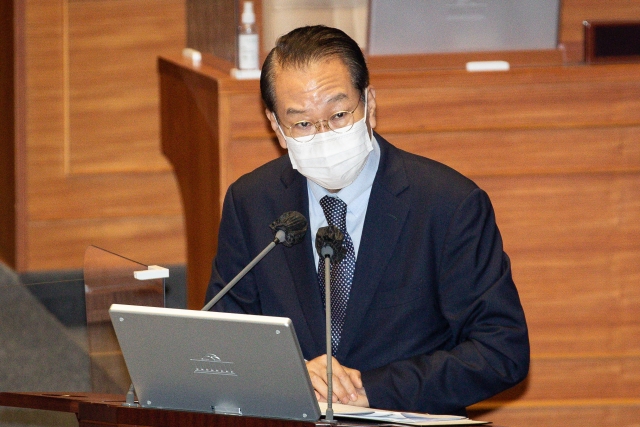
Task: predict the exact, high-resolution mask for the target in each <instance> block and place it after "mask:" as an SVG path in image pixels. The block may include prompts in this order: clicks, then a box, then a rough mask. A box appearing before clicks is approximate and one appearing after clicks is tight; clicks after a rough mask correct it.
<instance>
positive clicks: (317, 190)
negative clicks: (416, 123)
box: [307, 137, 380, 270]
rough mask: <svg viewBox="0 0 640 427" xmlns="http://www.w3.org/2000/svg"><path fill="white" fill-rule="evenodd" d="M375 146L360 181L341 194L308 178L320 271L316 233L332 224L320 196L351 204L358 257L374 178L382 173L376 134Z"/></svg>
mask: <svg viewBox="0 0 640 427" xmlns="http://www.w3.org/2000/svg"><path fill="white" fill-rule="evenodd" d="M372 145H373V151H371V152H370V153H369V157H368V158H367V162H366V163H365V165H364V168H362V171H361V172H360V174H359V175H358V177H357V178H356V180H355V181H353V182H352V183H351V184H350V185H349V186H347V187H345V188H343V189H342V190H340V191H338V192H337V193H330V192H329V190H327V189H325V188H323V187H321V186H320V185H318V184H316V183H315V182H313V181H311V180H310V179H307V189H308V194H309V232H311V233H312V234H311V236H313V237H312V238H313V245H314V246H313V257H314V259H315V265H316V270H317V269H318V261H319V260H320V256H319V255H318V252H317V251H316V250H315V241H316V233H317V232H318V229H319V228H320V227H326V226H327V225H329V224H327V219H326V218H325V216H324V212H323V211H322V206H320V199H322V198H323V197H324V196H329V197H338V198H340V199H341V200H342V201H343V202H345V203H346V204H347V232H348V233H349V235H350V236H351V240H352V241H353V250H354V251H355V255H356V260H357V259H358V249H359V248H360V241H361V240H362V229H363V227H364V219H365V217H366V215H367V206H368V204H369V196H370V195H371V186H372V185H373V180H374V179H375V177H376V173H377V172H378V164H379V163H380V147H379V146H378V141H376V139H375V137H374V138H373V140H372Z"/></svg>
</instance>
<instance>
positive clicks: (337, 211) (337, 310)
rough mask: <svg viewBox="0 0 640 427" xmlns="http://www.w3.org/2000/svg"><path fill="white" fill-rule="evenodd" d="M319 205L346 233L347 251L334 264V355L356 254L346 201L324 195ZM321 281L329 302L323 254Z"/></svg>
mask: <svg viewBox="0 0 640 427" xmlns="http://www.w3.org/2000/svg"><path fill="white" fill-rule="evenodd" d="M320 206H322V210H323V211H324V216H325V217H326V218H327V222H328V223H329V225H335V226H336V227H338V228H339V229H340V231H342V233H343V234H344V243H343V246H344V247H345V248H346V250H347V253H346V255H345V257H344V259H343V260H342V261H341V262H340V263H339V264H333V265H331V347H332V349H331V351H332V353H333V354H334V355H335V353H336V351H337V349H338V344H339V343H340V335H341V334H342V326H343V325H344V318H345V316H346V314H347V302H348V301H349V292H350V291H351V283H352V281H353V273H354V271H355V269H356V255H355V251H354V250H353V241H352V240H351V236H349V233H347V204H346V203H345V202H343V201H342V200H340V199H338V198H337V197H329V196H324V197H323V198H322V199H320ZM318 281H319V282H320V290H321V291H322V303H323V304H325V305H326V301H325V283H324V258H322V257H321V258H320V261H319V262H318Z"/></svg>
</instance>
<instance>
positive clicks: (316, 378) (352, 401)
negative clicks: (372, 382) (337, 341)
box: [307, 354, 369, 407]
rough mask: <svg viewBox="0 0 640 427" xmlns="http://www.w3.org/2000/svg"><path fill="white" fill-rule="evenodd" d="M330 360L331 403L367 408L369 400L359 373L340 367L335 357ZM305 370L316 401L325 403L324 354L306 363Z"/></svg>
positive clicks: (326, 388)
mask: <svg viewBox="0 0 640 427" xmlns="http://www.w3.org/2000/svg"><path fill="white" fill-rule="evenodd" d="M331 360H332V365H331V368H332V370H333V372H332V373H333V396H332V399H331V401H332V402H336V403H338V402H340V403H344V404H347V405H355V406H363V407H368V406H369V400H368V399H367V394H366V392H365V390H364V386H363V385H362V379H361V378H360V371H358V370H356V369H351V368H347V367H346V366H342V365H341V364H340V363H339V362H338V361H337V360H336V358H335V357H332V358H331ZM307 370H308V371H309V377H310V378H311V384H313V388H314V389H315V392H316V397H317V398H318V401H319V402H326V401H327V393H328V391H329V389H328V386H327V355H326V354H324V355H322V356H318V357H316V358H315V359H313V360H310V361H308V362H307Z"/></svg>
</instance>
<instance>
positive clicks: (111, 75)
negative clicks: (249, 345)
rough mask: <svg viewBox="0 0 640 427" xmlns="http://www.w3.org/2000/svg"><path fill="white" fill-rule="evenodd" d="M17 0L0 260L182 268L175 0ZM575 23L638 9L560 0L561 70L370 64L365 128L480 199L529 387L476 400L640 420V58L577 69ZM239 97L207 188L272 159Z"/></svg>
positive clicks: (3, 151) (533, 411)
mask: <svg viewBox="0 0 640 427" xmlns="http://www.w3.org/2000/svg"><path fill="white" fill-rule="evenodd" d="M14 5H17V6H15V7H14V8H13V9H11V13H13V14H14V16H17V17H18V19H17V20H16V21H14V22H12V23H10V24H7V23H6V22H5V21H3V24H2V25H3V26H2V28H3V29H4V28H10V29H12V30H13V32H14V35H16V37H15V38H14V39H13V41H8V40H9V39H6V38H4V37H3V38H2V42H0V49H2V51H3V53H4V52H6V51H7V50H11V49H12V47H13V53H14V54H13V55H10V57H11V58H12V60H13V61H14V63H15V64H16V67H17V68H14V70H16V69H17V70H21V71H23V72H17V73H16V72H13V73H11V72H9V73H3V75H2V81H1V82H0V87H1V88H2V90H3V91H6V90H8V89H10V88H12V87H13V88H15V89H16V91H15V92H14V94H17V95H15V98H14V99H12V100H10V102H9V103H6V102H5V103H2V104H0V105H1V106H2V117H3V120H6V119H7V117H9V119H8V120H9V121H11V120H13V122H14V123H17V124H18V125H17V126H16V127H15V128H14V129H13V130H12V131H11V132H13V138H11V135H9V137H5V136H4V135H5V134H4V133H3V136H2V138H3V139H2V144H0V156H2V157H3V160H1V161H0V162H1V165H2V170H1V171H0V176H2V180H0V204H1V205H2V206H3V207H4V208H3V209H0V229H1V232H2V236H1V237H0V259H2V261H4V262H6V263H8V264H9V265H11V266H12V267H14V268H16V269H17V270H18V271H35V270H50V269H75V268H81V267H82V260H83V254H84V250H85V248H86V247H87V246H88V245H89V244H94V245H97V246H102V247H104V248H106V249H109V250H112V251H114V252H117V253H121V254H123V255H125V256H128V257H130V258H133V259H136V260H139V261H141V262H146V263H153V264H176V263H177V264H179V263H184V262H185V260H186V256H185V251H186V249H185V226H184V223H183V208H182V204H181V196H180V193H179V191H178V184H177V181H176V178H175V176H174V173H173V171H172V168H171V166H170V165H169V163H168V161H167V160H166V158H165V157H164V156H163V155H162V154H161V151H160V143H159V129H160V123H159V114H158V108H159V105H158V103H159V100H158V99H159V98H158V77H157V70H156V58H157V56H158V55H175V54H176V53H179V52H180V49H182V47H184V45H185V40H186V34H185V31H186V29H185V4H184V1H182V0H180V1H177V0H50V1H47V2H38V1H34V0H27V1H26V2H14ZM2 10H3V11H4V9H2ZM3 16H4V14H3ZM585 19H602V20H604V19H606V20H611V19H624V20H629V19H632V20H640V2H637V1H626V0H612V1H606V2H602V1H596V0H565V1H563V2H562V15H561V31H560V38H561V42H562V44H563V46H564V50H563V51H564V60H565V61H566V63H567V65H566V66H553V67H544V66H537V67H535V68H534V69H513V70H512V71H511V72H509V73H504V74H502V73H496V74H490V75H489V74H482V75H472V74H467V73H465V72H463V71H433V72H430V73H428V75H426V77H425V75H424V74H420V75H419V74H415V75H406V76H404V77H402V78H401V79H399V78H398V77H397V76H395V75H388V74H385V73H384V72H380V73H377V74H376V73H374V75H373V76H372V83H373V84H374V85H376V88H377V90H378V108H379V109H378V124H379V127H378V130H379V131H380V132H381V133H382V134H384V135H385V137H387V138H388V139H389V140H391V141H393V142H394V143H395V144H397V145H399V146H401V147H402V148H405V149H408V150H410V151H414V152H417V153H420V154H423V155H427V156H429V157H431V158H435V159H437V160H440V161H442V162H444V163H447V164H449V165H450V166H452V167H454V168H456V169H458V170H460V171H461V172H463V173H465V174H467V175H468V176H470V177H471V178H472V179H474V180H475V181H476V182H477V183H478V184H479V185H481V186H482V187H483V188H484V189H486V190H487V191H488V193H489V195H490V196H491V199H492V201H493V203H494V206H495V209H496V214H497V219H498V223H499V226H500V228H501V230H502V232H503V235H504V240H505V246H506V250H507V252H508V253H509V255H510V256H511V258H512V261H513V266H514V276H515V280H516V283H517V285H518V288H519V290H520V295H521V298H522V301H523V304H524V306H525V311H526V314H527V319H528V322H529V325H530V330H531V343H532V366H531V373H530V376H529V378H528V380H527V381H526V382H525V383H523V384H522V385H521V386H519V387H517V388H515V389H513V390H510V391H508V392H506V393H504V394H502V395H500V396H498V397H496V398H494V399H492V400H489V401H487V402H483V403H481V404H478V405H476V406H474V408H473V415H474V416H477V417H478V418H486V419H490V420H492V421H494V423H496V424H500V425H509V426H557V425H568V426H584V425H600V426H638V425H640V422H639V421H638V420H640V397H639V390H640V314H639V313H640V221H638V220H639V218H640V70H639V67H638V65H637V64H636V65H606V66H597V67H596V66H593V67H583V66H579V65H577V61H580V60H581V58H582V56H581V55H582V51H581V43H582V21H583V20H585ZM2 58H5V56H2ZM20 64H23V69H21V68H20ZM3 70H4V68H3ZM420 79H426V80H424V81H420ZM417 84H420V85H421V86H422V87H423V89H421V90H420V91H419V92H416V91H415V87H416V85H417ZM256 88H257V85H256ZM252 90H253V92H244V93H241V94H239V95H238V96H237V97H231V98H229V103H228V104H224V105H223V110H224V111H235V110H238V109H244V110H246V111H255V115H254V114H253V113H251V114H249V116H251V117H255V119H251V120H252V121H251V122H250V123H244V126H241V127H239V126H235V124H237V123H234V122H229V123H224V124H223V127H224V129H223V130H224V131H225V132H228V133H229V134H230V135H231V137H230V145H229V146H228V147H227V148H226V150H228V151H227V152H226V153H225V158H226V159H227V160H225V161H224V162H223V164H221V165H220V173H221V174H223V179H222V180H221V182H223V181H224V182H230V180H232V179H234V178H235V177H237V176H239V175H240V174H242V173H244V172H246V171H249V170H251V169H253V168H254V167H256V166H258V165H259V164H260V163H262V162H264V161H265V159H267V158H270V157H273V156H275V155H277V154H278V153H279V151H278V150H277V148H276V149H274V145H273V144H271V143H270V142H269V141H271V135H270V134H269V130H268V127H267V125H266V123H265V122H264V121H263V119H262V108H261V106H260V102H259V95H258V94H257V92H255V88H253V89H252ZM3 93H4V92H3ZM167 102H169V103H170V102H171V101H170V100H169V101H167ZM12 103H13V105H11V104H12ZM250 109H253V110H250ZM7 110H9V111H7ZM224 111H222V112H224ZM416 111H419V112H422V114H415V113H414V112H416ZM425 111H426V112H428V114H424V112H425ZM2 123H3V125H4V123H5V122H4V121H3V122H2ZM20 123H24V126H23V127H22V128H21V127H20ZM6 126H7V127H8V128H10V127H11V124H10V123H9V122H8V124H6ZM20 129H23V133H21V130H20ZM239 129H243V130H242V131H240V130H239ZM11 132H9V134H10V133H11ZM5 138H6V139H5ZM416 140H420V141H421V142H420V143H419V144H416V143H415V141H416ZM11 142H13V143H14V144H15V145H14V147H13V148H12V147H11ZM191 155H194V156H195V155H196V154H191ZM11 158H13V161H11ZM218 184H220V183H218ZM214 185H215V183H214ZM7 206H14V207H15V209H14V210H11V209H6V207H7ZM20 224H22V225H20Z"/></svg>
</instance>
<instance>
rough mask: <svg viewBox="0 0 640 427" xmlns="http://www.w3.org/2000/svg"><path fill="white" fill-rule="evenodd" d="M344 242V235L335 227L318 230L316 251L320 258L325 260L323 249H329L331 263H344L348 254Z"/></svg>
mask: <svg viewBox="0 0 640 427" xmlns="http://www.w3.org/2000/svg"><path fill="white" fill-rule="evenodd" d="M343 242H344V234H343V233H342V231H340V229H339V228H338V227H336V226H335V225H330V226H328V227H320V228H318V233H316V251H318V255H320V258H324V256H325V254H324V253H323V249H325V248H329V249H330V251H328V255H329V256H330V261H331V262H332V263H334V264H337V263H339V262H340V261H342V259H343V258H344V256H345V255H346V254H347V248H345V247H344V246H342V243H343Z"/></svg>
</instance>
